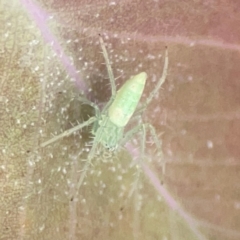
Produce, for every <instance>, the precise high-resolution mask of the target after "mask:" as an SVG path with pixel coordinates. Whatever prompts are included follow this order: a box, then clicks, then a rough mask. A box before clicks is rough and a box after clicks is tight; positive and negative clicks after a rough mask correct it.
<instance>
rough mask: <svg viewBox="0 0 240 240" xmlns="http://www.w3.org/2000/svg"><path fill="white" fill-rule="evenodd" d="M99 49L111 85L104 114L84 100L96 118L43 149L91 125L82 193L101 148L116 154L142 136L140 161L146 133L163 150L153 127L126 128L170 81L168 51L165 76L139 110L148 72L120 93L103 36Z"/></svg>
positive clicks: (128, 84) (81, 179)
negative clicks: (90, 168)
mask: <svg viewBox="0 0 240 240" xmlns="http://www.w3.org/2000/svg"><path fill="white" fill-rule="evenodd" d="M99 40H100V45H101V48H102V52H103V56H104V59H105V62H106V66H107V72H108V76H109V80H110V84H111V97H110V99H109V101H108V102H107V103H106V105H105V106H104V107H103V109H102V110H100V109H99V107H98V106H97V105H96V104H95V103H94V102H91V101H90V100H88V99H86V98H84V99H83V101H84V102H85V103H86V104H89V105H90V106H92V107H93V108H94V110H95V116H93V117H91V118H89V119H88V120H87V121H85V122H83V123H81V124H79V125H77V126H75V127H73V128H71V129H68V130H66V131H64V132H63V133H61V134H59V135H57V136H54V137H53V138H52V139H50V140H48V141H46V142H43V143H42V144H41V145H40V146H41V147H45V146H47V145H49V144H51V143H53V142H56V141H57V140H59V139H61V138H63V137H66V136H69V135H71V134H72V133H74V132H75V131H78V130H80V129H82V128H84V127H86V126H89V125H92V134H93V142H92V147H91V150H90V152H89V154H88V157H87V161H86V163H85V165H84V167H83V171H82V172H81V176H80V179H79V182H78V186H77V189H79V188H80V187H81V185H82V183H83V180H84V178H85V175H86V172H87V170H88V168H89V166H90V165H91V162H92V159H93V158H94V156H95V155H96V153H97V147H98V146H99V145H102V146H103V147H105V148H107V149H108V150H110V151H115V150H117V149H118V148H119V147H120V146H124V145H125V144H126V143H127V142H128V141H129V140H131V139H132V138H133V136H134V135H135V134H136V133H138V132H142V135H143V137H142V140H141V146H140V148H141V159H142V158H143V156H144V152H145V143H146V132H147V130H148V131H149V133H150V134H151V136H152V137H153V140H154V143H155V145H156V147H157V149H158V150H159V151H160V150H161V144H160V141H159V139H158V137H157V134H156V131H155V128H154V127H153V126H152V125H151V124H150V123H143V121H141V124H139V125H137V126H135V127H133V128H132V129H130V130H128V131H127V132H125V131H124V130H125V127H126V125H127V124H128V123H129V122H130V121H131V120H134V119H136V118H140V119H141V115H142V113H143V112H144V111H145V109H146V108H147V106H148V105H149V104H150V102H151V101H152V100H153V98H154V96H155V95H156V94H157V93H158V91H159V90H160V87H161V86H162V84H163V83H164V82H165V79H166V77H167V69H168V50H167V47H166V51H165V61H164V67H163V73H162V76H161V78H160V79H159V80H158V82H157V84H156V86H155V88H154V89H153V90H152V91H151V93H150V94H149V96H148V97H147V99H146V101H145V102H144V103H143V104H141V106H140V107H138V104H139V101H140V98H141V96H142V93H143V90H144V87H145V83H146V79H147V74H146V73H145V72H141V73H139V74H137V75H135V76H133V77H131V78H130V79H129V80H127V81H126V82H125V83H124V84H123V85H122V86H121V87H120V89H119V90H118V91H117V90H116V84H115V78H114V75H113V71H112V68H111V65H110V61H109V57H108V53H107V50H106V47H105V45H104V42H103V39H102V38H101V36H100V37H99Z"/></svg>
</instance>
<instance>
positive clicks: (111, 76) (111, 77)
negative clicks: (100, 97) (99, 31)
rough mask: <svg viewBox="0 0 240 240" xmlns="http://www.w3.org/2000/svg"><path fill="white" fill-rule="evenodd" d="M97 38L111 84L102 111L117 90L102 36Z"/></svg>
mask: <svg viewBox="0 0 240 240" xmlns="http://www.w3.org/2000/svg"><path fill="white" fill-rule="evenodd" d="M99 40H100V44H101V48H102V52H103V57H104V59H105V62H106V66H107V71H108V76H109V80H110V84H111V91H112V94H111V98H110V100H109V101H108V103H107V104H106V106H105V107H104V109H103V111H105V110H106V109H107V108H108V107H109V106H110V105H111V104H112V102H113V100H114V99H115V96H116V92H117V90H116V83H115V78H114V75H113V71H112V67H111V64H110V61H109V56H108V53H107V50H106V47H105V44H104V42H103V39H102V37H99Z"/></svg>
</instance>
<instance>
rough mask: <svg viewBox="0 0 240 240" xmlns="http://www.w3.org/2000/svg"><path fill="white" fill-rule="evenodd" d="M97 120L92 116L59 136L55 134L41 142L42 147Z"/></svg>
mask: <svg viewBox="0 0 240 240" xmlns="http://www.w3.org/2000/svg"><path fill="white" fill-rule="evenodd" d="M95 121H96V117H91V118H89V119H88V120H87V121H85V122H84V123H82V124H79V125H77V126H75V127H73V128H70V129H68V130H66V131H64V132H63V133H61V134H59V135H57V136H54V137H53V138H51V139H49V140H48V141H46V142H43V143H41V144H40V147H46V146H47V145H49V144H51V143H54V142H56V141H58V140H59V139H61V138H64V137H68V136H70V135H71V134H73V133H74V132H76V131H78V130H80V129H82V128H84V127H86V126H89V125H90V124H92V123H93V122H95Z"/></svg>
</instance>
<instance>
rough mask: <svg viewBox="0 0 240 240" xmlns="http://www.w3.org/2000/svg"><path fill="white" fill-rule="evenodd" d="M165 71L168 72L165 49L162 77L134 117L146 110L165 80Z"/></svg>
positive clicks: (166, 51)
mask: <svg viewBox="0 0 240 240" xmlns="http://www.w3.org/2000/svg"><path fill="white" fill-rule="evenodd" d="M167 71H168V49H167V47H166V50H165V61H164V66H163V73H162V76H161V78H160V79H159V80H158V83H157V85H156V86H155V88H154V89H153V90H152V92H151V93H150V94H149V96H148V98H147V100H146V101H145V103H143V104H142V107H141V108H140V109H138V110H137V111H136V112H135V113H134V115H138V114H140V113H142V112H143V111H144V110H145V109H146V108H147V106H148V105H149V104H150V102H151V101H152V100H153V98H154V96H155V95H156V94H157V92H158V91H159V89H160V88H161V86H162V84H163V83H164V82H165V80H166V78H167Z"/></svg>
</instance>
